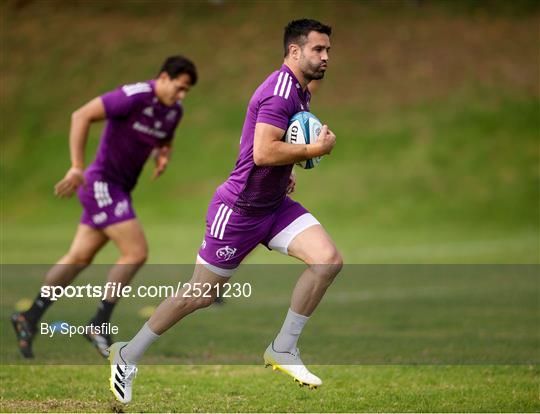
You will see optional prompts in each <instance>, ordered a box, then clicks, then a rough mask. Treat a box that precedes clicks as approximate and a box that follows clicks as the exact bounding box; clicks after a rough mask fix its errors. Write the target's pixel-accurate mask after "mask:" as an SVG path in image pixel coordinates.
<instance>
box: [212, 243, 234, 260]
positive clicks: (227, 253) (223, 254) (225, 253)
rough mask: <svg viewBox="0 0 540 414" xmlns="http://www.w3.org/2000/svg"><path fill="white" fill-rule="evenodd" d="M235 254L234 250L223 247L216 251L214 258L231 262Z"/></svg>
mask: <svg viewBox="0 0 540 414" xmlns="http://www.w3.org/2000/svg"><path fill="white" fill-rule="evenodd" d="M235 253H236V249H235V248H232V247H229V246H225V247H222V248H221V249H218V250H217V251H216V256H217V257H218V258H220V259H222V260H225V261H227V260H231V259H232V258H233V256H234V254H235Z"/></svg>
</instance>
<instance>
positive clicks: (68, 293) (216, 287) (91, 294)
mask: <svg viewBox="0 0 540 414" xmlns="http://www.w3.org/2000/svg"><path fill="white" fill-rule="evenodd" d="M40 292H41V297H43V298H46V299H50V300H51V301H53V302H54V301H57V300H58V299H60V298H70V299H72V298H99V299H101V300H104V299H106V298H107V297H114V298H162V299H164V298H168V297H171V296H175V297H184V298H212V297H214V296H218V297H221V298H249V297H250V296H251V294H252V286H251V284H250V283H249V282H244V283H228V282H226V283H222V284H211V283H201V282H178V283H177V284H176V286H172V285H149V286H146V285H142V286H137V287H136V288H134V287H133V286H130V285H122V283H118V282H107V283H106V284H105V285H92V284H90V283H88V284H86V285H82V286H81V285H79V286H42V287H41V289H40Z"/></svg>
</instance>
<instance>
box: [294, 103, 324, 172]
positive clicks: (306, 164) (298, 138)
mask: <svg viewBox="0 0 540 414" xmlns="http://www.w3.org/2000/svg"><path fill="white" fill-rule="evenodd" d="M321 128H322V123H321V121H319V119H318V118H317V117H316V116H315V115H313V114H312V113H311V112H307V111H303V112H298V113H296V114H294V115H293V117H292V118H291V119H290V121H289V127H288V128H287V132H286V133H285V142H287V143H289V144H314V143H315V142H317V137H318V136H319V134H320V133H321ZM321 158H322V157H315V158H311V159H309V160H305V161H301V162H298V163H297V164H296V165H299V166H300V167H302V168H305V169H306V170H307V169H310V168H315V167H316V166H317V165H319V163H320V162H321Z"/></svg>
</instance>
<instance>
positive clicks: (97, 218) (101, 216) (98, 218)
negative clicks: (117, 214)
mask: <svg viewBox="0 0 540 414" xmlns="http://www.w3.org/2000/svg"><path fill="white" fill-rule="evenodd" d="M105 220H107V213H105V212H104V211H102V212H101V213H98V214H94V215H93V216H92V221H93V222H94V224H101V223H103V222H105Z"/></svg>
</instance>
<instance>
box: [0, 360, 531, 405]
mask: <svg viewBox="0 0 540 414" xmlns="http://www.w3.org/2000/svg"><path fill="white" fill-rule="evenodd" d="M81 368H82V369H81ZM314 370H315V371H316V372H317V373H318V374H320V375H321V376H322V377H323V378H324V379H325V380H326V384H324V385H323V387H321V388H320V389H317V390H308V389H306V388H299V387H298V386H296V385H295V384H294V383H293V382H292V380H291V379H290V378H288V377H286V376H284V375H282V374H276V373H272V371H270V370H269V369H266V370H265V369H264V368H263V367H262V366H241V367H239V366H196V367H191V366H143V367H142V368H141V371H140V373H139V376H138V378H137V379H136V382H135V384H136V387H137V388H136V393H137V394H136V396H135V399H134V401H133V402H132V404H130V405H129V406H127V407H124V409H125V410H126V411H130V412H131V411H132V412H145V411H152V412H154V411H165V412H170V411H175V412H208V411H210V412H281V411H286V412H381V411H385V412H408V411H415V412H418V411H420V412H535V411H538V409H539V408H540V406H539V403H538V375H539V374H540V372H539V371H538V368H534V367H527V366H518V367H515V366H472V367H471V366H439V367H433V366H431V367H415V366H320V367H314ZM107 375H108V367H104V366H103V367H96V366H85V367H78V366H62V367H55V368H52V367H36V366H33V367H14V366H9V367H2V372H1V378H2V384H3V387H2V400H1V408H2V411H10V412H24V411H40V412H46V411H55V412H65V411H68V412H69V411H84V412H107V411H111V410H113V411H114V410H116V409H118V405H117V404H116V403H114V402H113V400H112V397H111V396H110V395H109V392H108V390H107V382H106V380H105V379H104V378H106V377H107ZM45 376H46V377H47V381H41V382H40V385H39V386H38V387H36V382H35V378H37V377H38V378H44V377H45ZM79 395H84V396H85V397H84V398H80V397H78V396H79Z"/></svg>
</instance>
